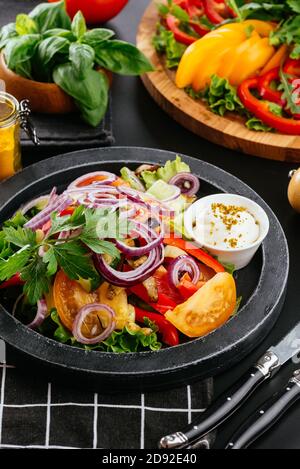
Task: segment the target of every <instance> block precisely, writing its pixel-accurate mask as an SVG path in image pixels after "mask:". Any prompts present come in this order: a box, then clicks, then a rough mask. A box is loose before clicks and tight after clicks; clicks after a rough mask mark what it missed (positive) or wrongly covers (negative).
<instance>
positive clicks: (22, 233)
mask: <svg viewBox="0 0 300 469" xmlns="http://www.w3.org/2000/svg"><path fill="white" fill-rule="evenodd" d="M3 233H4V234H5V238H6V241H7V242H9V243H12V244H14V245H15V246H18V247H20V248H23V247H24V246H28V245H29V246H31V247H33V246H35V245H36V234H35V232H34V231H32V230H27V229H25V228H21V227H20V226H19V227H18V228H13V227H12V226H11V227H8V228H3Z"/></svg>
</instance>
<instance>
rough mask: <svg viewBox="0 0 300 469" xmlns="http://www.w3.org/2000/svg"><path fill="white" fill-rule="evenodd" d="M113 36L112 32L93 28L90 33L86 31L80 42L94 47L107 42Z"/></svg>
mask: <svg viewBox="0 0 300 469" xmlns="http://www.w3.org/2000/svg"><path fill="white" fill-rule="evenodd" d="M113 36H115V33H114V31H112V30H111V29H105V28H95V29H92V30H91V31H87V32H86V33H85V34H84V35H83V36H82V38H81V42H83V43H85V44H88V45H89V46H91V47H96V46H98V45H99V44H101V42H105V41H108V40H109V39H111V38H112V37H113Z"/></svg>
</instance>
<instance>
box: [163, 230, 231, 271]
mask: <svg viewBox="0 0 300 469" xmlns="http://www.w3.org/2000/svg"><path fill="white" fill-rule="evenodd" d="M164 244H167V245H169V246H175V247H177V248H179V249H182V250H183V251H185V252H187V253H188V254H190V255H191V256H193V257H195V258H196V259H198V261H200V262H202V263H203V264H205V265H207V266H208V267H211V268H212V269H213V270H214V271H215V272H217V273H218V272H225V268H224V266H223V265H222V264H220V262H218V261H217V260H216V259H214V258H213V257H212V256H210V255H209V254H207V252H205V251H203V249H200V248H198V247H196V246H195V245H194V244H192V243H190V242H188V241H185V240H184V239H182V238H175V237H174V236H173V237H170V238H165V239H164Z"/></svg>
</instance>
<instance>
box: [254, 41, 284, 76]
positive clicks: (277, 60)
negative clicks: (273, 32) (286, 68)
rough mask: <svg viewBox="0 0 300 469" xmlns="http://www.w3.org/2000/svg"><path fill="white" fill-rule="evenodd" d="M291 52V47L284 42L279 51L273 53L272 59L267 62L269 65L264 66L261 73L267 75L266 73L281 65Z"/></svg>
mask: <svg viewBox="0 0 300 469" xmlns="http://www.w3.org/2000/svg"><path fill="white" fill-rule="evenodd" d="M288 53H289V48H288V46H287V45H286V44H283V45H282V46H281V47H279V49H278V50H277V52H276V53H275V54H274V55H273V57H272V58H271V60H269V62H268V63H267V65H265V66H264V68H263V69H262V71H261V73H260V75H265V74H266V73H268V72H270V71H271V70H273V69H274V68H277V67H280V66H281V65H282V64H283V63H284V62H285V59H286V58H287V56H288Z"/></svg>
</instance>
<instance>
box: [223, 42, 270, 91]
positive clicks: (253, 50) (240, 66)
mask: <svg viewBox="0 0 300 469" xmlns="http://www.w3.org/2000/svg"><path fill="white" fill-rule="evenodd" d="M274 52H275V49H274V47H272V46H270V44H269V38H264V39H261V40H260V41H258V42H256V43H255V44H253V46H251V47H248V49H247V50H245V51H244V52H243V53H242V54H240V56H239V59H238V60H237V62H236V63H235V66H234V68H233V70H232V72H231V74H230V76H229V77H228V78H229V82H230V83H231V84H232V85H234V86H238V85H240V84H241V83H242V82H243V81H244V80H247V78H250V77H253V76H254V75H255V74H256V73H257V72H258V71H259V70H260V69H261V68H263V67H264V66H265V65H266V63H267V62H268V61H269V60H270V59H271V57H272V55H274Z"/></svg>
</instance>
